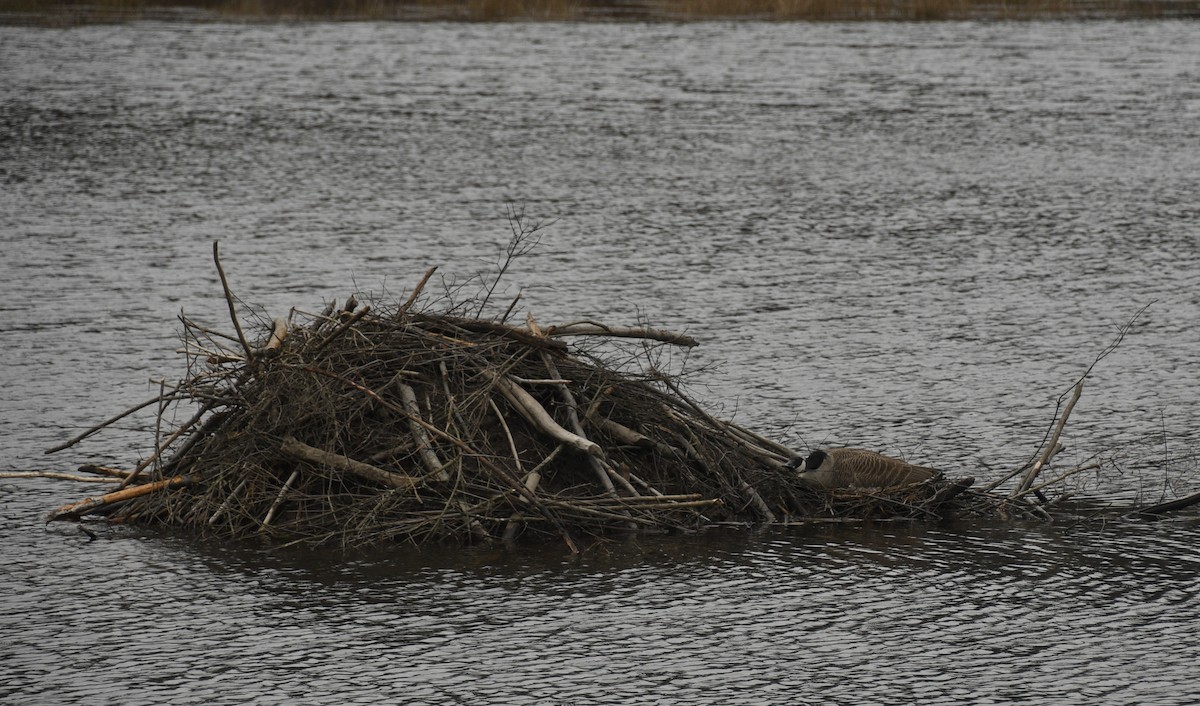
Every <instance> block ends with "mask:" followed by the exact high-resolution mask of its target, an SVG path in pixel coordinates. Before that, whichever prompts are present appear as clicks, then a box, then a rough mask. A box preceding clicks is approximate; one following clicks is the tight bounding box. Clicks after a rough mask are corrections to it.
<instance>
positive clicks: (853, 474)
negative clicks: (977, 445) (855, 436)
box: [800, 449, 941, 489]
mask: <svg viewBox="0 0 1200 706" xmlns="http://www.w3.org/2000/svg"><path fill="white" fill-rule="evenodd" d="M940 473H941V472H940V471H937V470H935V469H932V468H926V467H924V466H916V465H913V464H911V463H908V462H907V461H902V460H900V459H898V458H892V457H891V456H884V455H883V454H881V453H877V452H875V451H869V450H867V449H825V450H817V451H813V452H812V454H811V455H809V457H808V458H807V459H806V460H805V462H804V468H803V469H801V471H800V478H801V479H803V480H804V481H805V482H808V483H810V484H812V485H815V486H818V487H821V488H825V489H834V488H849V487H858V488H888V487H892V486H897V485H910V484H913V483H920V482H922V481H926V480H929V479H930V478H934V477H936V476H938V475H940Z"/></svg>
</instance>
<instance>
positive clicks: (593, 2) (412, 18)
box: [0, 0, 1200, 26]
mask: <svg viewBox="0 0 1200 706" xmlns="http://www.w3.org/2000/svg"><path fill="white" fill-rule="evenodd" d="M1113 19H1130V20H1133V19H1200V0H407V1H403V2H399V1H395V0H190V1H189V0H180V1H176V2H171V1H170V0H160V1H154V0H91V1H90V2H82V1H76V0H61V1H59V2H46V1H45V0H0V25H35V26H72V25H81V24H97V23H113V22H131V21H145V20H157V21H175V22H198V23H205V22H279V21H284V22H289V21H290V22H321V21H343V22H349V21H391V22H431V21H461V22H506V21H524V22H528V21H573V22H597V21H598V22H621V21H626V22H631V21H636V22H695V21H705V20H742V21H808V22H880V21H883V22H938V21H961V20H982V21H1007V20H1113Z"/></svg>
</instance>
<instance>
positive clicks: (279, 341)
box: [262, 318, 288, 351]
mask: <svg viewBox="0 0 1200 706" xmlns="http://www.w3.org/2000/svg"><path fill="white" fill-rule="evenodd" d="M287 332H288V324H287V319H280V318H277V319H274V320H273V321H271V337H270V338H268V339H267V343H266V345H265V346H263V347H262V350H264V351H274V350H279V348H280V347H281V346H283V339H285V338H287Z"/></svg>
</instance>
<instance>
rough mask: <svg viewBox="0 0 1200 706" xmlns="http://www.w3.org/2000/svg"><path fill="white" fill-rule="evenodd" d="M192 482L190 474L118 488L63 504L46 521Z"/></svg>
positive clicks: (74, 516) (71, 515)
mask: <svg viewBox="0 0 1200 706" xmlns="http://www.w3.org/2000/svg"><path fill="white" fill-rule="evenodd" d="M192 482H193V478H192V476H190V475H187V476H174V477H173V478H164V479H163V480H159V481H154V482H153V483H146V484H145V485H135V486H134V487H132V488H125V489H123V490H116V491H113V492H111V493H106V494H104V495H101V496H100V497H98V498H85V499H83V500H80V501H79V502H74V503H71V504H69V505H63V506H62V507H60V508H58V509H57V510H55V511H54V512H52V513H50V516H49V517H47V518H46V522H54V521H55V520H62V519H71V518H76V517H82V516H83V515H86V514H88V513H90V512H93V511H95V510H99V509H100V508H102V507H105V506H106V505H112V504H114V503H119V502H122V501H124V500H131V499H133V498H137V497H140V496H142V495H149V494H150V493H153V492H156V491H159V490H163V489H164V488H175V487H178V486H181V485H187V484H189V483H192Z"/></svg>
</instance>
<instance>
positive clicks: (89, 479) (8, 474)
mask: <svg viewBox="0 0 1200 706" xmlns="http://www.w3.org/2000/svg"><path fill="white" fill-rule="evenodd" d="M0 478H3V479H10V478H12V479H16V478H52V479H54V480H73V481H77V482H79V483H120V482H121V479H120V478H96V477H94V476H78V475H75V474H74V473H59V472H57V471H3V472H0Z"/></svg>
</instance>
